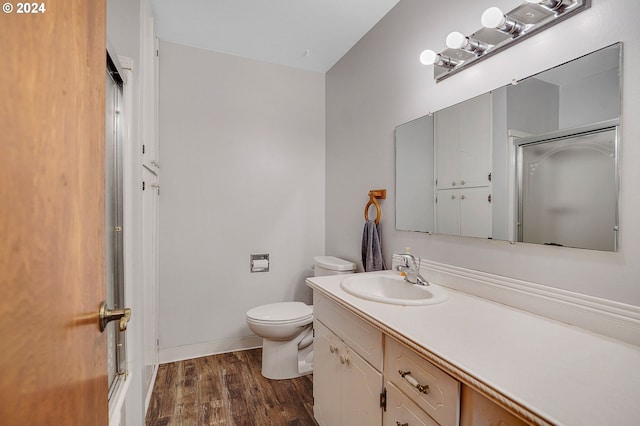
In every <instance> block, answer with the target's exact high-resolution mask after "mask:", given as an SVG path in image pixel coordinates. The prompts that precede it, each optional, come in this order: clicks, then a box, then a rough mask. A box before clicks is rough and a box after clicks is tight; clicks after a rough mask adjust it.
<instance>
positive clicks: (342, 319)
mask: <svg viewBox="0 0 640 426" xmlns="http://www.w3.org/2000/svg"><path fill="white" fill-rule="evenodd" d="M313 312H314V316H315V319H316V320H318V321H320V322H322V323H323V324H324V325H326V326H327V327H328V328H329V329H330V330H331V331H333V332H334V333H335V334H336V335H337V336H338V337H340V338H341V339H342V340H344V342H345V343H346V344H347V345H349V346H350V347H351V349H353V350H354V351H355V352H356V353H357V354H358V355H360V356H361V357H362V358H364V359H365V360H366V361H367V362H368V363H369V364H371V365H372V366H373V367H374V368H376V369H377V370H378V371H382V364H383V363H382V333H381V332H380V331H379V330H377V329H376V328H374V327H373V326H371V325H370V324H367V323H366V322H365V321H364V320H362V319H360V318H358V317H357V316H356V315H355V314H352V313H351V312H349V311H347V310H346V309H344V308H343V307H341V306H339V305H338V304H336V303H335V302H333V301H331V300H330V299H328V298H327V297H325V296H323V295H321V294H319V293H318V292H314V294H313Z"/></svg>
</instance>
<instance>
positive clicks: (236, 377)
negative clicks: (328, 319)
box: [146, 349, 317, 426]
mask: <svg viewBox="0 0 640 426" xmlns="http://www.w3.org/2000/svg"><path fill="white" fill-rule="evenodd" d="M261 362H262V350H261V349H251V350H247V351H240V352H232V353H226V354H220V355H212V356H208V357H203V358H196V359H190V360H185V361H179V362H173V363H170V364H162V365H160V367H159V368H158V376H157V378H156V383H155V386H154V389H153V393H152V395H151V402H150V403H149V409H148V411H147V418H146V426H169V425H171V426H173V425H176V426H200V425H202V426H204V425H229V426H235V425H237V426H245V425H246V426H267V425H274V426H279V425H291V426H293V425H299V426H306V425H317V423H316V422H315V420H314V419H313V379H312V376H311V375H309V376H304V377H299V378H296V379H291V380H268V379H265V378H264V377H262V374H260V369H261Z"/></svg>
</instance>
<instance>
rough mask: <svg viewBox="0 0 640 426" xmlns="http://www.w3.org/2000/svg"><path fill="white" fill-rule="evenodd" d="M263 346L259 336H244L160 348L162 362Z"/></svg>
mask: <svg viewBox="0 0 640 426" xmlns="http://www.w3.org/2000/svg"><path fill="white" fill-rule="evenodd" d="M259 347H262V338H261V337H258V336H249V337H242V338H239V339H231V340H219V341H216V342H205V343H196V344H194V345H184V346H175V347H172V348H163V349H160V353H159V361H160V364H166V363H169V362H175V361H182V360H185V359H193V358H200V357H203V356H209V355H215V354H221V353H225V352H234V351H241V350H246V349H254V348H259Z"/></svg>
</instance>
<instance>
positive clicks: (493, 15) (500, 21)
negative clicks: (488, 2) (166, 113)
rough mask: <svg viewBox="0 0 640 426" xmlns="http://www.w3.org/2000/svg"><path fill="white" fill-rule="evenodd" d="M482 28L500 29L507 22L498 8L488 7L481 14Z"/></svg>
mask: <svg viewBox="0 0 640 426" xmlns="http://www.w3.org/2000/svg"><path fill="white" fill-rule="evenodd" d="M481 22H482V26H483V27H485V28H498V27H502V26H503V25H504V24H506V22H507V18H506V17H505V16H504V13H502V10H500V8H498V7H490V8H489V9H487V10H485V11H484V13H483V14H482V19H481Z"/></svg>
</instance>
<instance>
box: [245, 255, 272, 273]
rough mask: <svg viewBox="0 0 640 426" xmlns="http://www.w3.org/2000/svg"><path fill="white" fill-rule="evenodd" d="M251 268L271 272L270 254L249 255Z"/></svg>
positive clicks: (254, 270) (251, 269) (255, 270)
mask: <svg viewBox="0 0 640 426" xmlns="http://www.w3.org/2000/svg"><path fill="white" fill-rule="evenodd" d="M249 260H250V264H249V270H250V271H251V272H269V254H268V253H253V254H251V255H250V257H249Z"/></svg>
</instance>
